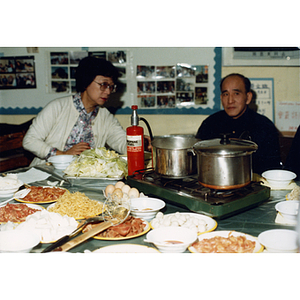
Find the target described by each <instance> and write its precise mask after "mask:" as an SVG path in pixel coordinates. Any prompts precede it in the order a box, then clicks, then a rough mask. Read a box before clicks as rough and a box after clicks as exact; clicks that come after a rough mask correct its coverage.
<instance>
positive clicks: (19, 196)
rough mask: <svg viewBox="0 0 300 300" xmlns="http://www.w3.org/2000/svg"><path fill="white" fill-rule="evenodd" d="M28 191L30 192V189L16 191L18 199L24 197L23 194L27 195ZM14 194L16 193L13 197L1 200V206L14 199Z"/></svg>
mask: <svg viewBox="0 0 300 300" xmlns="http://www.w3.org/2000/svg"><path fill="white" fill-rule="evenodd" d="M29 192H30V189H25V190H21V191H19V192H18V198H20V199H22V198H25V196H26V195H28V194H29ZM15 196H16V194H15V195H14V197H12V198H9V199H7V200H5V201H3V202H1V203H0V205H1V206H2V205H3V204H6V203H8V202H10V201H12V200H14V199H15Z"/></svg>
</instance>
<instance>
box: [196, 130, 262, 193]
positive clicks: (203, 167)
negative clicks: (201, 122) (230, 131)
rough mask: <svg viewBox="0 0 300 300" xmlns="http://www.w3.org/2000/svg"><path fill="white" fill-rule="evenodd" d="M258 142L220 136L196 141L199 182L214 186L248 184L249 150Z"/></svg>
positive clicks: (234, 187)
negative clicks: (219, 137)
mask: <svg viewBox="0 0 300 300" xmlns="http://www.w3.org/2000/svg"><path fill="white" fill-rule="evenodd" d="M257 148H258V147H257V145H256V144H255V143H254V142H252V141H248V140H241V139H230V138H228V136H227V135H224V136H223V137H222V138H221V139H212V140H204V141H200V142H197V143H196V144H195V145H194V147H193V149H194V151H195V152H196V153H197V169H198V181H199V182H200V183H201V184H202V185H203V186H205V187H209V188H213V189H236V188H240V187H243V186H246V185H248V184H249V183H250V182H251V177H252V153H253V152H254V151H256V150H257Z"/></svg>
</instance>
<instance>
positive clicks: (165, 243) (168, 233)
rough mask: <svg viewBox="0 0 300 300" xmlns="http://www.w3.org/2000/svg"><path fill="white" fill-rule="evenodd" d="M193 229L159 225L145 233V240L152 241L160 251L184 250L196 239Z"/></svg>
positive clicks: (176, 251)
mask: <svg viewBox="0 0 300 300" xmlns="http://www.w3.org/2000/svg"><path fill="white" fill-rule="evenodd" d="M197 236H198V235H197V232H196V231H195V230H192V229H189V228H184V227H160V228H157V229H153V230H151V231H150V232H148V233H147V235H146V239H147V240H146V241H147V242H150V243H153V244H154V245H155V246H156V247H157V248H158V250H159V251H160V252H163V253H166V252H172V253H181V252H184V251H185V250H186V249H187V248H188V247H189V246H190V245H191V244H192V243H193V242H194V241H195V240H196V239H197Z"/></svg>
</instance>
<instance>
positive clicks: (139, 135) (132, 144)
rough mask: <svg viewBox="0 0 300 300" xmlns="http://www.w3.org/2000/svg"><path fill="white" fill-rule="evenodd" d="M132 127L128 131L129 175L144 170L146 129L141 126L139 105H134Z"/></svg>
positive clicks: (132, 107)
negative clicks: (138, 112)
mask: <svg viewBox="0 0 300 300" xmlns="http://www.w3.org/2000/svg"><path fill="white" fill-rule="evenodd" d="M131 109H132V115H131V126H130V127H128V128H127V129H126V134H127V163H128V175H132V174H133V173H134V172H135V171H138V170H143V169H144V168H145V165H144V129H143V127H141V126H138V125H139V117H138V114H137V109H138V106H137V105H132V106H131Z"/></svg>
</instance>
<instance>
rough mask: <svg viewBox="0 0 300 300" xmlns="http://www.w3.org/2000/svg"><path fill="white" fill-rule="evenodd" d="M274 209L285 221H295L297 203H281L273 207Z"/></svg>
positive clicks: (294, 201) (293, 201)
mask: <svg viewBox="0 0 300 300" xmlns="http://www.w3.org/2000/svg"><path fill="white" fill-rule="evenodd" d="M275 209H276V210H277V211H278V212H280V214H281V215H282V216H283V217H284V218H285V219H288V220H292V221H297V215H298V209H299V201H296V200H289V201H282V202H279V203H277V204H276V205H275Z"/></svg>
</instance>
